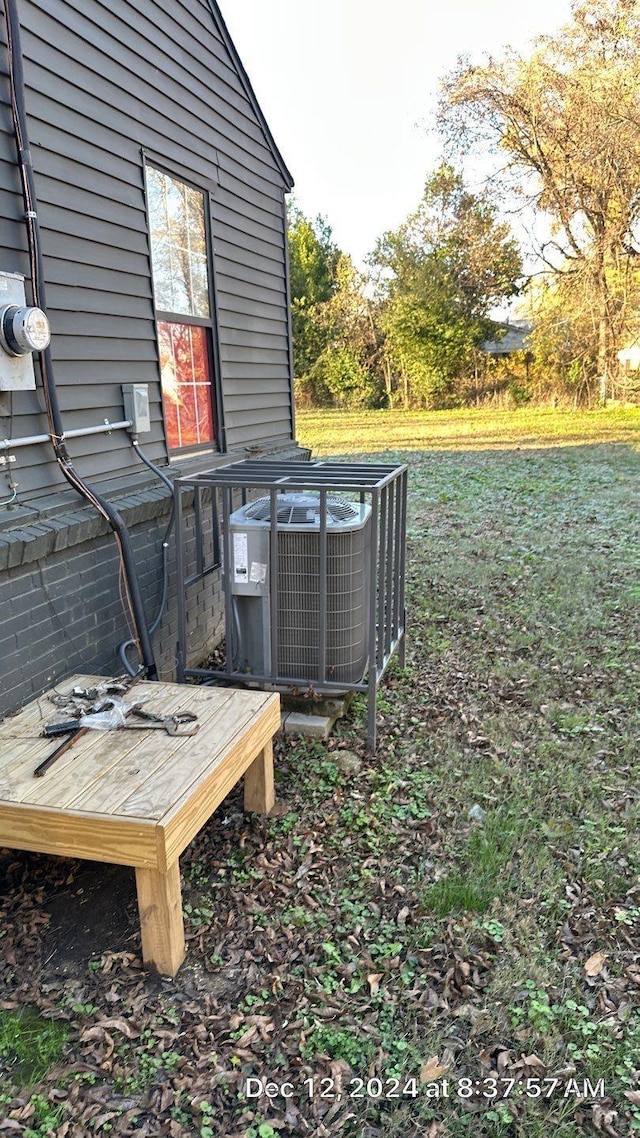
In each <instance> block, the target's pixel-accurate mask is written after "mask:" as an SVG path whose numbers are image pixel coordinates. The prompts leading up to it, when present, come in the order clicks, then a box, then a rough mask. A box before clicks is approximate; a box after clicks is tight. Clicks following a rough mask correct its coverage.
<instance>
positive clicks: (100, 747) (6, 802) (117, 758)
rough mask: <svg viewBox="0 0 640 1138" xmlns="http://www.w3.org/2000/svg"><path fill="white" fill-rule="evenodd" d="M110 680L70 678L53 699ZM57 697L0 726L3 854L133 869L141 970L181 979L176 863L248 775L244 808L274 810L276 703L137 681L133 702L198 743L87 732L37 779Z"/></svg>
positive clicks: (249, 694) (258, 696) (265, 697)
mask: <svg viewBox="0 0 640 1138" xmlns="http://www.w3.org/2000/svg"><path fill="white" fill-rule="evenodd" d="M101 679H104V677H100V676H72V677H71V678H70V679H69V680H65V681H64V682H63V683H60V684H58V685H57V687H56V688H55V689H53V691H55V692H56V693H61V694H66V693H68V692H70V691H71V690H72V689H73V688H74V687H80V688H90V687H93V686H94V685H95V684H97V683H99V682H100V680H101ZM53 691H52V692H47V693H45V694H44V695H42V696H40V697H39V698H38V699H37V700H34V701H32V702H31V703H29V704H27V706H26V707H24V708H23V709H22V711H20V712H18V713H17V714H16V715H14V716H12V717H11V718H9V719H6V720H5V721H4V722H3V723H2V724H0V846H8V847H10V848H13V849H21V850H34V851H36V852H38V853H46V854H60V855H62V856H63V857H79V858H88V859H90V860H92V861H104V862H111V863H115V864H118V865H131V866H134V867H135V871H136V886H137V892H138V907H139V911H140V925H141V930H142V956H143V960H144V962H145V964H146V965H147V966H148V967H151V968H155V969H157V970H158V971H159V972H162V973H163V974H165V975H169V976H175V974H176V972H177V971H178V968H179V967H180V965H181V963H182V961H183V959H184V955H185V942H184V927H183V922H182V899H181V893H180V871H179V867H178V858H179V857H180V854H181V853H182V851H183V850H184V849H185V847H186V846H187V845H188V844H189V842H190V841H191V840H192V838H193V837H194V836H195V834H197V833H198V830H200V828H201V827H202V826H203V825H204V823H205V822H206V821H207V820H208V818H209V817H210V816H211V814H212V813H213V811H214V810H215V809H216V807H217V806H218V805H219V804H220V803H221V802H222V800H223V798H225V796H226V795H227V794H228V793H229V791H230V790H231V788H232V787H233V786H234V785H235V783H236V782H237V781H238V779H239V778H240V777H241V776H242V775H244V808H245V810H250V811H256V812H258V813H261V814H267V813H268V812H269V810H270V809H271V808H272V806H273V805H274V791H273V751H272V739H273V735H274V734H275V732H276V731H277V730H278V728H279V726H280V699H279V696H278V695H276V694H273V693H265V692H255V691H244V690H236V689H233V688H205V687H192V686H189V685H186V684H167V683H146V682H139V683H137V684H136V685H135V687H134V688H133V689H132V691H131V693H130V694H129V695H127V697H126V698H127V699H128V700H133V699H134V698H135V699H136V700H141V699H144V700H145V704H144V707H145V710H148V711H154V712H158V713H161V714H163V715H165V714H167V715H168V714H173V713H176V712H178V711H191V712H195V713H196V714H197V716H198V721H199V723H200V729H199V731H198V734H196V735H192V736H184V737H176V736H170V735H168V734H166V732H164V731H157V730H146V731H145V730H142V731H129V730H121V731H89V732H87V733H86V734H85V735H84V736H82V737H81V738H79V739H78V740H77V741H76V742H74V744H73V746H72V747H71V748H70V749H69V750H68V751H67V752H66V753H65V754H64V755H61V757H60V758H59V759H58V760H57V761H56V763H55V764H54V765H53V766H52V767H50V769H49V770H48V771H47V772H46V774H45V775H44V777H43V778H34V776H33V772H34V769H35V768H36V766H38V764H39V763H40V762H42V760H43V759H44V758H46V756H47V755H48V754H50V753H51V751H52V750H53V749H55V747H56V745H57V743H58V742H59V740H56V739H50V738H43V737H42V734H41V732H42V729H43V726H44V724H45V723H47V722H52V721H55V720H56V719H59V718H60V712H58V711H56V708H55V707H54V705H53V704H52V703H51V701H50V699H49V698H48V696H50V695H51V694H53Z"/></svg>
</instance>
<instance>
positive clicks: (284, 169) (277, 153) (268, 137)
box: [208, 0, 294, 191]
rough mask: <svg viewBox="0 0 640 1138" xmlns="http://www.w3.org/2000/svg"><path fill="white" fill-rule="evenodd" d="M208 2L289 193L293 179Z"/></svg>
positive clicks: (214, 8)
mask: <svg viewBox="0 0 640 1138" xmlns="http://www.w3.org/2000/svg"><path fill="white" fill-rule="evenodd" d="M208 2H209V7H210V9H211V14H212V16H213V18H214V20H215V22H216V24H217V26H218V30H219V32H220V35H221V36H222V39H223V41H224V45H225V47H226V49H227V51H228V52H229V55H230V56H231V58H232V59H233V62H234V63H235V65H236V68H237V70H238V75H239V77H240V80H241V82H242V85H243V87H244V89H245V92H246V95H247V98H248V100H249V102H250V103H251V106H252V107H253V110H254V112H255V115H256V117H257V119H258V122H259V123H260V126H261V127H262V130H263V132H264V136H265V138H266V140H267V143H268V145H269V149H270V150H271V153H272V154H273V157H274V159H275V161H276V165H277V167H278V169H279V171H280V173H281V174H282V178H283V180H284V182H285V188H286V189H287V191H291V190H292V189H293V184H294V183H293V177H292V175H291V172H290V170H289V169H288V167H287V165H286V163H285V161H284V159H283V157H282V155H281V153H280V151H279V150H278V147H277V146H276V143H275V140H274V137H273V135H272V133H271V131H270V130H269V125H268V123H267V120H266V118H265V117H264V115H263V113H262V110H261V108H260V104H259V102H258V100H257V98H256V94H255V91H254V90H253V87H252V86H251V80H250V79H249V76H248V75H247V73H246V71H245V69H244V67H243V64H242V60H241V59H240V56H239V55H238V52H237V50H236V46H235V44H234V42H233V40H232V38H231V35H230V34H229V29H228V28H227V25H226V24H225V22H224V18H223V15H222V12H221V11H220V9H219V7H218V5H217V3H216V0H208Z"/></svg>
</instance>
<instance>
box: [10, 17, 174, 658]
mask: <svg viewBox="0 0 640 1138" xmlns="http://www.w3.org/2000/svg"><path fill="white" fill-rule="evenodd" d="M4 7H5V19H6V27H7V45H8V54H9V88H10V94H11V113H12V117H13V126H14V132H15V138H16V147H17V151H18V167H19V169H20V177H21V181H22V193H23V198H24V205H25V221H26V228H27V239H28V246H29V260H30V265H31V285H32V290H33V303H34V304H35V305H36V306H37V307H38V308H41V309H43V311H44V312H46V310H47V301H46V291H45V283H44V266H43V260H42V245H41V240H40V223H39V220H38V199H37V195H36V186H35V178H34V173H33V166H32V164H31V153H30V150H29V134H28V129H27V115H26V106H25V84H24V67H23V58H22V47H21V43H20V17H19V14H18V7H17V2H16V0H5V5H4ZM40 371H41V374H42V388H43V393H44V401H45V407H46V413H47V420H48V423H49V430H50V438H51V443H52V445H53V449H54V453H55V456H56V461H57V463H58V466H59V467H60V470H61V472H62V474H63V475H64V477H65V478H66V480H67V482H69V484H70V485H71V486H73V488H74V490H76V491H77V492H78V494H80V495H81V496H82V497H83V498H84V499H85V501H87V502H90V503H91V505H92V506H94V507H95V509H96V510H98V512H99V513H100V514H101V515H102V517H103V518H105V520H106V521H107V522H108V523H109V525H110V527H111V529H112V530H113V533H114V536H115V540H116V544H117V546H118V552H119V557H120V567H121V574H122V579H123V582H124V587H125V594H126V601H127V608H128V612H129V616H130V618H131V620H132V622H133V628H134V629H135V636H134V642H135V644H136V646H137V647H138V650H139V654H140V657H141V660H142V665H143V668H144V670H145V671H146V675H147V678H148V679H150V680H156V679H157V678H158V672H157V668H156V662H155V658H154V654H153V648H152V646H151V636H150V634H149V628H148V625H147V618H146V614H145V611H144V605H143V603H142V595H141V593H140V585H139V582H138V575H137V571H136V566H135V560H134V556H133V547H132V545H131V537H130V535H129V531H128V529H127V527H126V525H125V522H124V519H123V517H122V515H121V514H120V512H119V511H118V510H117V509H116V508H115V506H113V505H112V504H111V503H110V502H108V501H107V500H106V498H103V497H102V495H101V494H99V493H98V492H97V491H96V490H94V489H93V487H91V486H90V485H89V484H88V483H86V482H85V481H84V480H83V479H82V478H81V477H80V475H79V474H76V471H75V470H74V467H73V463H72V461H71V459H70V458H69V454H68V451H67V447H66V443H65V432H64V426H63V423H62V416H61V413H60V404H59V401H58V393H57V389H56V383H55V374H54V368H53V360H52V356H51V349H50V348H49V347H47V348H45V349H44V351H42V352H41V353H40ZM125 611H126V609H125Z"/></svg>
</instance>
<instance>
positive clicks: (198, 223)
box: [147, 166, 210, 318]
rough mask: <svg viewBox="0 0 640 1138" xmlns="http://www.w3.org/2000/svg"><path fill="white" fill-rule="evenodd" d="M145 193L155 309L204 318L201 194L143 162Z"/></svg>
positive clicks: (204, 250)
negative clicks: (147, 207)
mask: <svg viewBox="0 0 640 1138" xmlns="http://www.w3.org/2000/svg"><path fill="white" fill-rule="evenodd" d="M147 197H148V204H149V229H150V238H151V264H152V268H153V285H154V295H155V301H156V308H157V309H159V310H160V311H161V312H176V313H180V314H181V315H184V316H200V317H203V318H207V317H208V316H209V315H210V311H209V279H208V272H207V235H206V227H205V216H204V194H202V193H201V192H200V191H199V190H194V189H192V187H191V186H187V185H185V184H184V182H179V181H177V180H176V179H175V178H172V177H170V176H169V175H168V174H163V173H162V172H161V171H160V170H154V169H153V167H152V166H147Z"/></svg>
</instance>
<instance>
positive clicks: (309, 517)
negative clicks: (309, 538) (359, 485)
mask: <svg viewBox="0 0 640 1138" xmlns="http://www.w3.org/2000/svg"><path fill="white" fill-rule="evenodd" d="M276 502H277V511H276V516H277V519H278V525H289V526H312V525H315V526H319V525H320V509H321V507H320V495H319V494H279V495H278V497H277V499H276ZM326 511H327V522H328V523H329V524H330V523H331V522H334V523H335V522H353V521H356V520H357V519H358V518H359V517H360V511H359V509H358V507H357V506H355V505H353V503H352V502H347V500H346V499H345V498H339V497H337V496H336V495H327V498H326ZM244 514H245V517H246V518H249V519H251V521H254V522H269V521H271V498H258V499H257V500H256V501H255V502H251V503H250V504H249V505H248V506H246V507H245V511H244Z"/></svg>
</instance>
